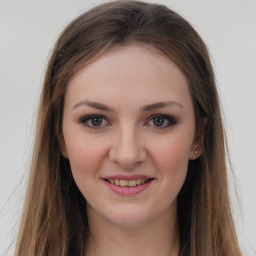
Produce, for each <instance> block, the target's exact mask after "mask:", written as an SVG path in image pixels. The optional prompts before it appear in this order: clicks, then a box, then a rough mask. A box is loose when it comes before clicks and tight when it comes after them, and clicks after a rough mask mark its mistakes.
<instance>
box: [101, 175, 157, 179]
mask: <svg viewBox="0 0 256 256" xmlns="http://www.w3.org/2000/svg"><path fill="white" fill-rule="evenodd" d="M152 178H153V177H150V176H147V175H140V174H133V175H122V174H120V175H119V174H118V175H111V176H106V177H103V179H104V180H109V179H113V180H114V179H118V180H137V179H152Z"/></svg>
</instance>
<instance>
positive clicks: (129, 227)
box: [16, 1, 241, 256]
mask: <svg viewBox="0 0 256 256" xmlns="http://www.w3.org/2000/svg"><path fill="white" fill-rule="evenodd" d="M33 153H34V156H33V161H32V165H31V173H30V180H29V186H28V190H27V197H26V202H25V206H24V213H23V219H22V224H21V227H20V233H19V238H18V243H17V249H16V255H133V254H135V253H137V254H138V255H144V254H145V255H184V256H185V255H194V256H195V255H196V256H200V255H204V256H205V255H207V256H208V255H223V256H224V255H232V256H234V255H241V252H240V249H239V246H238V242H237V238H236V233H235V229H234V224H233V220H232V216H231V210H230V203H229V196H228V188H227V178H226V166H225V137H224V132H223V127H222V121H221V113H220V107H219V101H218V95H217V91H216V87H215V81H214V74H213V70H212V66H211V63H210V59H209V55H208V52H207V48H206V46H205V44H204V43H203V41H202V40H201V38H200V37H199V35H198V34H197V32H196V31H195V30H194V29H193V28H192V27H191V25H190V24H188V22H187V21H185V20H184V19H183V18H182V17H180V16H179V15H177V14H176V13H175V12H173V11H171V10H169V9H168V8H166V7H164V6H161V5H154V4H147V3H143V2H137V1H115V2H110V3H106V4H103V5H100V6H98V7H96V8H94V9H92V10H90V11H89V12H87V13H85V14H83V15H81V16H80V17H78V18H77V19H76V20H74V21H73V22H72V23H71V24H70V25H69V26H68V27H67V28H66V29H65V31H64V32H63V33H62V35H61V36H60V38H59V40H58V41H57V43H56V45H55V49H54V51H53V53H52V57H51V59H50V62H49V65H48V70H47V72H46V75H45V81H44V86H43V90H42V96H41V101H40V106H39V110H38V120H37V133H36V140H35V146H34V152H33Z"/></svg>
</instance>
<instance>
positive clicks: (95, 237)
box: [86, 212, 179, 256]
mask: <svg viewBox="0 0 256 256" xmlns="http://www.w3.org/2000/svg"><path fill="white" fill-rule="evenodd" d="M88 220H89V230H90V236H89V239H88V244H87V252H86V256H99V255H104V256H119V255H122V256H131V255H132V256H133V255H140V256H144V255H147V256H153V255H159V256H178V254H179V236H178V227H177V217H176V213H175V215H174V216H170V214H166V216H162V217H161V218H158V219H156V220H154V221H150V222H148V223H145V224H142V225H133V226H121V225H117V224H115V223H112V222H109V221H107V220H106V219H103V218H101V217H99V216H97V214H96V213H95V212H94V213H93V214H92V213H91V214H89V215H88Z"/></svg>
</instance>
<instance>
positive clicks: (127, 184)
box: [108, 179, 149, 187]
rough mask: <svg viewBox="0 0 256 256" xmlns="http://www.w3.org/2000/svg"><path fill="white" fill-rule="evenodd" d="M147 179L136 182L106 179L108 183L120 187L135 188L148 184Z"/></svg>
mask: <svg viewBox="0 0 256 256" xmlns="http://www.w3.org/2000/svg"><path fill="white" fill-rule="evenodd" d="M148 181H149V179H137V180H129V181H128V180H119V179H108V182H109V183H111V184H115V185H117V186H121V187H135V186H139V185H141V184H144V183H146V182H148Z"/></svg>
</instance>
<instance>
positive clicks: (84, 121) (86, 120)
mask: <svg viewBox="0 0 256 256" xmlns="http://www.w3.org/2000/svg"><path fill="white" fill-rule="evenodd" d="M93 118H100V119H101V120H102V122H104V121H105V122H106V124H103V125H102V123H101V124H99V125H98V126H97V125H93V124H88V123H89V122H92V120H93ZM156 118H162V120H164V124H165V125H164V126H157V125H155V124H154V123H153V124H152V126H153V127H154V128H155V129H167V128H169V127H171V126H173V125H175V124H177V119H176V118H174V117H172V116H169V115H164V114H156V115H152V116H150V118H148V121H146V123H145V125H146V126H150V122H154V119H156ZM103 120H104V121H103ZM166 121H167V124H166ZM80 123H81V124H83V125H84V126H86V127H88V128H89V129H93V130H98V129H101V128H103V127H104V126H111V124H110V122H109V121H108V119H107V118H106V117H105V116H104V115H98V114H94V115H88V116H85V117H83V118H81V119H80Z"/></svg>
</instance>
